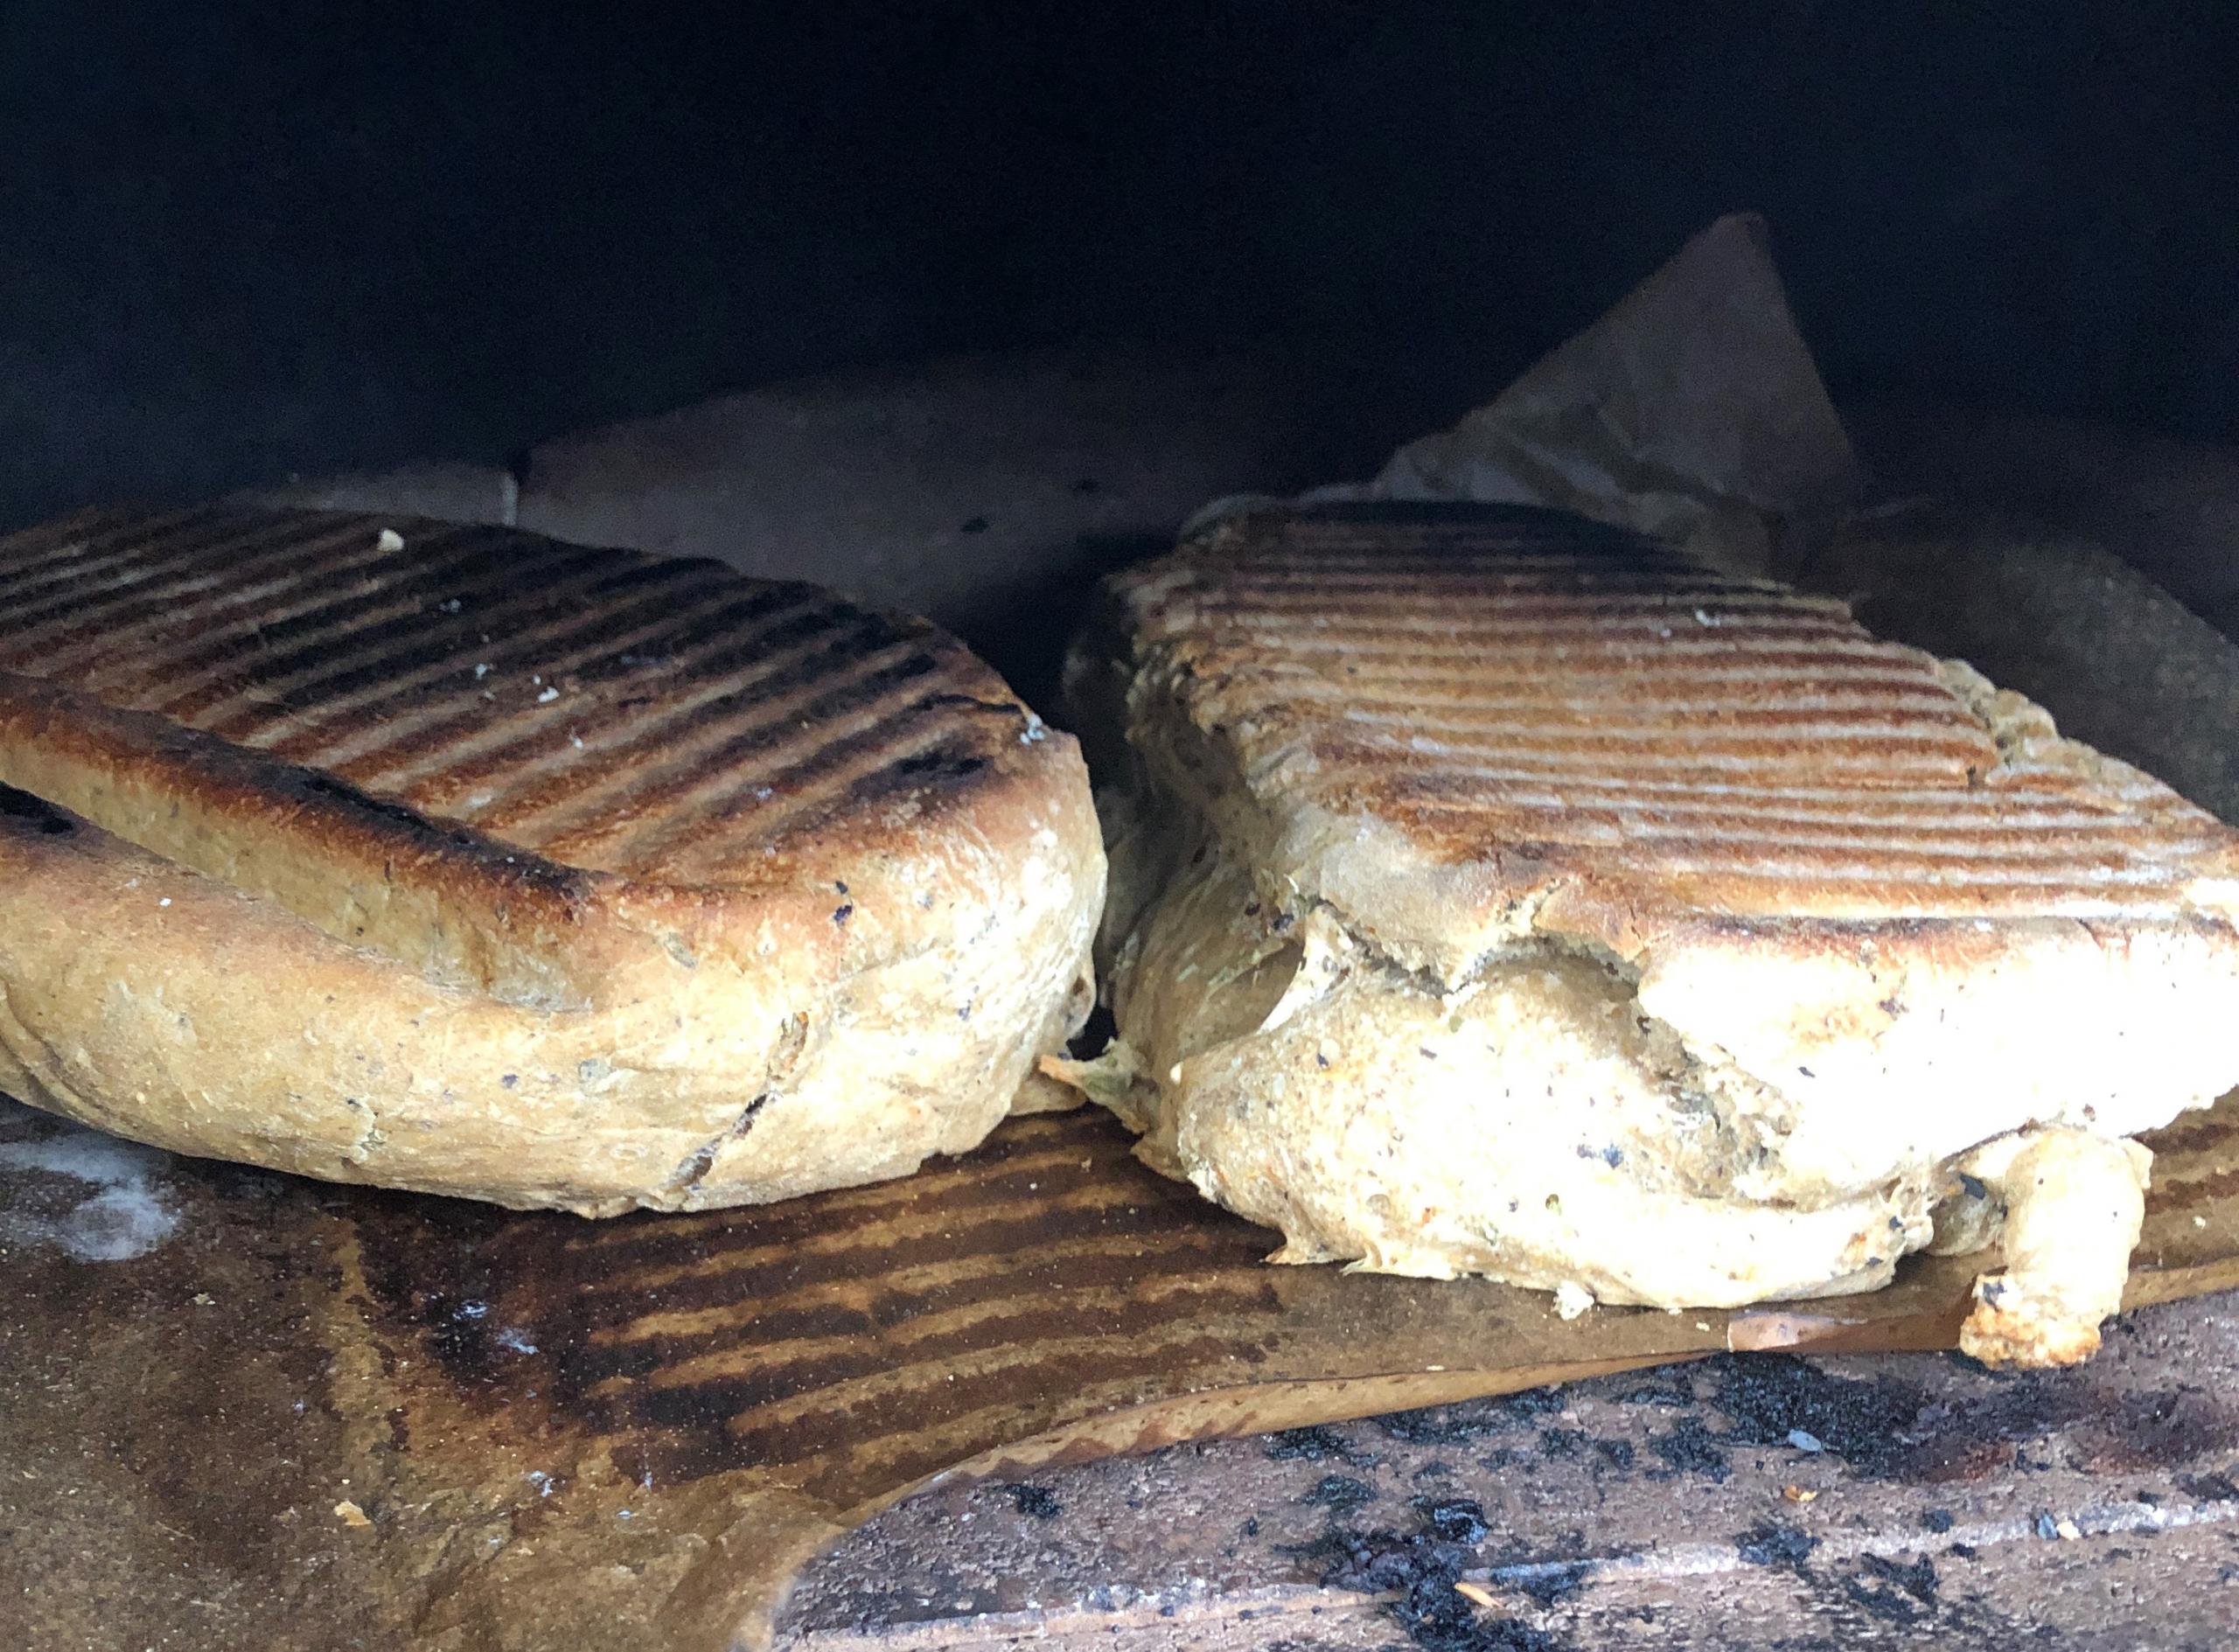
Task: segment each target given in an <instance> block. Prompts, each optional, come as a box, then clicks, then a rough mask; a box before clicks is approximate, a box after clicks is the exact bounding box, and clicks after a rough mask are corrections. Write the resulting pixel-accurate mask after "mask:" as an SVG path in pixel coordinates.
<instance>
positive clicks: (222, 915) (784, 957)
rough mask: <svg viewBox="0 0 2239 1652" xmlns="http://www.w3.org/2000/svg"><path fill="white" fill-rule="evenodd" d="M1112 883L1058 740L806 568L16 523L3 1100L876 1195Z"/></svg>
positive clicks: (687, 1190) (1, 989) (293, 1165)
mask: <svg viewBox="0 0 2239 1652" xmlns="http://www.w3.org/2000/svg"><path fill="white" fill-rule="evenodd" d="M1103 875H1104V862H1103V855H1102V851H1101V848H1100V847H1099V842H1098V834H1097V826H1096V820H1095V817H1094V812H1093V807H1092V803H1091V800H1090V798H1089V791H1088V782H1087V775H1086V772H1085V770H1084V768H1083V766H1082V763H1081V760H1080V756H1079V754H1078V750H1077V749H1076V748H1075V747H1074V744H1073V742H1071V740H1070V739H1069V738H1067V737H1066V736H1064V735H1060V734H1057V733H1056V732H1054V731H1052V730H1050V729H1049V728H1046V727H1044V726H1043V723H1042V721H1041V720H1040V719H1039V718H1038V717H1036V715H1035V714H1033V713H1032V712H1030V711H1029V709H1028V708H1026V707H1025V706H1024V705H1023V704H1022V703H1021V702H1020V701H1019V700H1018V699H1017V697H1016V696H1015V695H1014V694H1012V693H1011V692H1010V690H1009V689H1008V687H1006V686H1005V685H1004V684H1003V682H1002V681H1001V679H999V678H998V677H997V676H996V675H995V674H994V673H993V672H992V671H990V670H989V669H988V668H987V666H984V665H983V664H981V663H980V661H979V660H978V659H975V658H974V657H973V655H972V654H971V653H970V652H968V651H967V650H966V648H965V647H964V646H963V645H962V644H960V643H959V642H958V641H956V640H955V639H954V638H952V637H949V636H947V635H945V633H943V632H941V631H938V630H937V629H935V628H934V627H933V626H932V625H931V624H927V623H926V622H924V621H923V620H917V619H911V618H908V617H898V616H892V615H884V614H876V613H871V612H868V611H865V610H861V609H858V608H855V607H854V606H852V605H850V604H849V603H845V602H843V601H840V599H839V598H837V597H835V596H832V595H831V594H830V593H829V592H827V591H824V590H821V589H818V588H816V587H813V586H808V585H799V584H778V583H771V582H764V581H757V580H750V579H745V578H742V577H741V576H739V575H737V574H736V573H734V572H732V571H731V570H730V569H729V568H724V567H722V566H720V565H718V564H715V563H710V562H702V561H683V560H679V559H667V558H660V557H652V556H644V555H639V554H635V553H631V552H624V551H611V550H597V549H588V548H584V547H575V546H564V545H559V544H555V543H553V542H551V541H548V540H540V539H537V538H535V537H534V536H533V535H529V534H524V533H513V532H510V531H506V530H501V529H495V528H465V527H458V526H450V525H444V524H438V523H433V522H417V521H412V520H409V519H395V518H387V517H379V518H376V517H363V516H333V515H321V514H316V513H309V512H270V513H243V512H187V513H182V514H178V515H173V516H166V517H143V516H133V515H123V514H96V515H88V516H85V517H80V518H76V519H71V520H69V521H66V522H62V523H59V524H56V525H54V526H50V527H46V528H42V529H35V530H32V531H30V532H27V533H20V534H16V535H12V536H8V537H4V538H0V1091H6V1092H8V1093H10V1094H12V1095H15V1096H17V1097H19V1098H21V1099H23V1100H24V1101H28V1102H31V1103H34V1104H36V1105H39V1106H43V1107H46V1108H49V1109H52V1110H53V1111H55V1112H61V1113H65V1114H67V1115H69V1116H70V1117H72V1118H74V1119H80V1120H82V1121H84V1122H86V1123H87V1124H91V1125H94V1126H99V1127H101V1128H103V1129H107V1130H110V1131H114V1132H115V1133H119V1134H122V1135H126V1136H130V1137H133V1138H136V1140H143V1141H148V1142H152V1143H154V1144H156V1145H157V1146H159V1147H168V1148H171V1149H174V1150H176V1151H178V1152H183V1153H191V1154H206V1155H210V1156H213V1157H220V1158H227V1159H235V1160H241V1161H247V1162H249V1163H253V1164H259V1165H266V1166H270V1167H273V1168H279V1169H284V1170H291V1171H296V1172H300V1173H302V1174H304V1175H315V1176H324V1177H327V1178H330V1179H333V1180H338V1181H365V1182H373V1183H378V1184H380V1185H385V1186H391V1187H401V1188H415V1189H421V1190H425V1191H429V1192H436V1193H449V1194H458V1195H467V1196H471V1197H475V1198H481V1199H488V1200H492V1201H495V1202H499V1203H502V1204H508V1205H516V1206H556V1207H559V1208H561V1209H570V1210H575V1211H580V1212H582V1213H583V1214H586V1215H594V1216H603V1215H610V1214H614V1213H617V1212H619V1211H622V1210H625V1209H631V1208H633V1207H637V1206H647V1207H652V1208H656V1209H706V1208H710V1207H715V1206H721V1205H730V1204H739V1203H746V1202H760V1201H764V1200H770V1199H777V1198H783V1197H787V1196H790V1195H795V1194H801V1193H808V1192H812V1191H814V1190H817V1189H820V1188H834V1187H844V1186H849V1185H853V1184H855V1183H859V1182H864V1181H875V1180H879V1179H882V1178H884V1177H889V1176H896V1175H903V1174H906V1173H907V1172H909V1171H910V1170H912V1169H914V1168H916V1167H917V1165H918V1164H919V1163H920V1162H921V1161H923V1160H924V1159H925V1158H926V1157H927V1156H928V1155H929V1154H935V1153H959V1152H963V1151H965V1150H966V1149H968V1148H971V1147H974V1146H976V1145H977V1144H978V1143H979V1142H980V1140H982V1139H983V1138H984V1137H985V1136H986V1134H987V1132H988V1131H989V1130H990V1129H992V1128H993V1127H994V1126H995V1125H996V1124H997V1123H998V1122H999V1121H1000V1120H1001V1119H1002V1118H1003V1117H1004V1116H1005V1114H1006V1112H1007V1110H1008V1108H1009V1106H1010V1105H1011V1103H1012V1100H1013V1098H1014V1097H1015V1096H1016V1095H1017V1094H1018V1093H1019V1091H1020V1087H1021V1082H1022V1079H1027V1078H1029V1077H1031V1070H1032V1068H1033V1064H1034V1062H1035V1058H1036V1056H1038V1055H1040V1054H1043V1053H1044V1052H1047V1051H1050V1050H1054V1049H1059V1048H1061V1047H1062V1046H1063V1044H1064V1042H1065V1040H1066V1039H1067V1038H1068V1037H1069V1036H1070V1035H1071V1034H1072V1033H1073V1032H1074V1031H1075V1030H1076V1029H1077V1028H1078V1027H1079V1025H1080V1023H1081V1021H1082V1019H1083V1017H1084V1016H1085V1014H1086V1012H1087V1009H1088V1006H1089V1000H1090V999H1091V998H1092V986H1090V984H1089V975H1088V970H1089V957H1088V954H1089V947H1090V943H1091V939H1092V931H1093V930H1094V926H1095V923H1096V915H1097V913H1098V912H1099V910H1100V907H1101V903H1102V896H1103ZM1036 1093H1037V1095H1039V1093H1040V1086H1039V1084H1038V1083H1037V1085H1036Z"/></svg>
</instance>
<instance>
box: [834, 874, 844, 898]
mask: <svg viewBox="0 0 2239 1652" xmlns="http://www.w3.org/2000/svg"><path fill="white" fill-rule="evenodd" d="M832 888H833V889H834V892H835V893H837V894H840V895H845V894H846V893H847V880H846V879H845V878H834V880H833V881H832Z"/></svg>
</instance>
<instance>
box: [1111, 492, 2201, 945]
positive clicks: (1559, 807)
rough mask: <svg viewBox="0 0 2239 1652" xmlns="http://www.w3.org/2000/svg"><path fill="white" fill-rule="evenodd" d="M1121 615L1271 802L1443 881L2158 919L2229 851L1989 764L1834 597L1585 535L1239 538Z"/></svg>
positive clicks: (2050, 758)
mask: <svg viewBox="0 0 2239 1652" xmlns="http://www.w3.org/2000/svg"><path fill="white" fill-rule="evenodd" d="M1114 591H1115V594H1116V596H1117V599H1118V603H1119V605H1120V608H1119V615H1118V618H1119V629H1120V633H1121V634H1123V635H1132V638H1133V657H1134V664H1135V666H1136V667H1137V669H1138V670H1139V671H1140V673H1144V674H1145V676H1147V678H1148V679H1150V680H1154V681H1155V682H1157V683H1158V684H1160V685H1161V692H1162V693H1163V694H1166V695H1168V696H1170V697H1171V699H1172V700H1173V701H1175V708H1174V710H1175V714H1178V715H1181V716H1183V717H1186V718H1187V719H1188V720H1189V721H1190V722H1191V723H1193V724H1194V725H1195V726H1196V727H1198V728H1203V729H1205V730H1207V731H1209V733H1210V737H1211V738H1212V739H1213V740H1214V741H1215V742H1219V743H1221V744H1222V745H1224V747H1226V748H1229V749H1231V750H1232V752H1233V755H1234V760H1235V762H1236V763H1237V764H1238V767H1239V768H1240V769H1241V770H1243V771H1244V772H1245V773H1247V774H1252V775H1275V776H1280V777H1281V778H1279V779H1274V780H1270V781H1268V782H1266V784H1268V785H1269V786H1270V787H1271V788H1273V789H1274V790H1275V791H1280V793H1281V795H1282V796H1283V797H1284V798H1287V799H1288V800H1289V801H1290V802H1291V803H1293V804H1301V803H1310V804H1313V805H1318V806H1321V807H1323V808H1327V809H1329V810H1332V811H1334V812H1337V813H1339V814H1341V815H1344V816H1352V817H1368V818H1371V819H1378V820H1381V821H1383V822H1385V823H1386V824H1388V825H1390V826H1394V827H1396V828H1398V829H1399V831H1400V832H1401V833H1404V834H1405V836H1406V838H1408V839H1409V840H1412V842H1413V843H1414V844H1415V845H1416V846H1417V847H1419V849H1420V850H1421V851H1423V852H1424V853H1426V854H1428V855H1430V856H1432V857H1433V858H1434V859H1437V860H1440V861H1449V862H1460V861H1474V860H1477V859H1480V858H1482V857H1483V856H1485V855H1487V854H1492V853H1494V852H1495V851H1496V850H1499V851H1501V852H1502V853H1507V852H1508V848H1509V846H1513V845H1516V844H1517V843H1521V842H1526V841H1529V842H1532V843H1534V844H1536V845H1538V847H1537V848H1536V849H1535V850H1534V852H1533V854H1534V858H1536V859H1538V860H1543V861H1546V862H1547V863H1548V865H1549V866H1550V867H1552V868H1558V869H1560V868H1575V869H1576V870H1577V871H1579V872H1580V874H1581V875H1591V876H1594V877H1596V878H1599V879H1602V880H1605V881H1607V882H1608V885H1609V887H1611V888H1612V889H1624V890H1625V891H1626V892H1627V893H1626V895H1625V896H1624V898H1625V899H1626V900H1627V901H1628V902H1630V903H1636V905H1637V906H1638V907H1639V908H1640V909H1641V910H1650V909H1655V910H1665V911H1675V912H1676V911H1713V912H1716V911H1732V912H1740V913H1744V914H1747V913H1753V912H1761V913H1763V914H1765V915H1767V916H1768V917H1784V916H1813V917H1860V918H1866V917H1907V916H1911V917H1953V918H1970V919H1971V918H1977V917H1985V916H1999V917H2025V916H2031V915H2045V916H2052V915H2064V916H2078V917H2124V916H2138V917H2160V916H2166V915H2167V914H2169V913H2171V912H2173V911H2176V910H2180V908H2182V907H2183V906H2184V905H2185V903H2186V896H2185V891H2186V889H2187V888H2189V887H2190V886H2191V885H2192V884H2193V883H2194V882H2195V881H2196V880H2197V879H2198V878H2199V877H2200V876H2201V875H2202V873H2203V872H2204V871H2206V870H2209V869H2211V866H2212V861H2213V857H2215V856H2216V855H2218V854H2221V853H2222V847H2223V846H2222V838H2221V834H2220V833H2218V832H2217V831H2216V830H2215V823H2214V822H2213V821H2212V820H2210V819H2208V817H2207V816H2205V815H2202V814H2201V813H2199V812H2197V811H2194V810H2193V809H2192V808H2190V807H2189V805H2185V804H2184V803H2183V802H2182V801H2181V799H2178V798H2174V797H2173V795H2172V794H2170V793H2169V792H2168V791H2166V789H2164V788H2162V787H2160V786H2159V784H2156V783H2153V782H2152V781H2150V780H2147V779H2145V777H2139V776H2136V775H2125V774H2124V773H2123V772H2122V771H2120V770H2113V769H2110V770H2104V771H2100V770H2096V768H2095V767H2094V766H2093V765H2092V764H2091V763H2087V764H2086V765H2085V766H2083V767H2081V768H2079V767H2077V766H2075V764H2074V763H2070V762H2068V760H2066V759H2064V758H2061V757H2059V756H2056V755H2054V754H2050V753H2042V752H2039V753H2033V752H2032V751H2030V750H2028V749H2013V750H2002V749H2000V746H1999V744H1998V740H1997V739H1995V738H1994V737H1993V728H1992V727H1991V723H1990V722H1988V721H1985V719H1984V715H1983V714H1982V713H1981V711H1980V710H1979V709H1978V708H1977V707H1976V706H1974V705H1972V704H1970V701H1968V700H1967V699H1966V698H1965V697H1963V694H1961V693H1960V692H1958V691H1957V689H1956V688H1955V687H1953V686H1952V684H1951V683H1950V682H1949V681H1947V680H1946V678H1945V676H1944V674H1943V670H1942V668H1941V667H1940V666H1939V664H1938V662H1936V660H1934V659H1931V658H1930V657H1929V656H1928V655H1925V654H1922V653H1919V652H1915V651H1914V650H1911V649H1908V648H1904V647H1901V646H1898V645H1894V644H1888V643H1884V642H1880V641H1879V640H1877V639H1876V638H1873V636H1872V635H1871V634H1869V633H1868V632H1867V631H1865V630H1864V629H1863V628H1862V627H1860V626H1859V624H1856V622H1854V621H1853V620H1852V618H1851V617H1850V615H1849V612H1848V610H1846V609H1845V607H1844V606H1843V605H1842V604H1841V603H1836V602H1832V601H1831V600H1829V599H1827V598H1824V597H1819V596H1803V595H1801V594H1798V593H1796V592H1793V591H1789V590H1788V589H1784V588H1782V587H1780V586H1777V585H1774V584H1771V583H1769V582H1763V581H1753V580H1745V579H1736V578H1730V577H1726V576H1724V575H1718V574H1715V573H1713V572H1712V571H1710V570H1708V569H1706V568H1703V567H1701V566H1698V565H1696V564H1694V563H1692V562H1691V561H1688V560H1687V559H1686V558H1684V557H1683V556H1680V555H1679V554H1677V553H1675V552H1673V551H1671V550H1670V549H1668V548H1667V547H1661V546H1657V545H1655V544H1652V543H1650V542H1649V541H1647V540H1641V539H1639V538H1637V537H1636V536H1634V535H1631V534H1629V533H1623V532H1622V531H1620V530H1618V529H1615V528H1611V527H1605V526H1599V525H1597V524H1594V523H1589V522H1585V521H1582V520H1579V519H1571V518H1565V517H1561V516H1558V515H1555V514H1552V513H1549V512H1523V511H1517V512H1503V511H1500V510H1496V509H1487V508H1485V507H1475V506H1472V507H1460V508H1448V509H1446V510H1431V509H1425V510H1421V511H1417V512H1410V511H1408V510H1405V509H1402V508H1398V507H1393V506H1389V505H1378V506H1374V507H1366V508H1364V507H1357V506H1338V507H1330V508H1326V509H1325V508H1320V507H1317V508H1315V509H1312V510H1308V511H1298V512H1283V511H1266V512H1251V513H1246V514H1245V515H1244V516H1241V517H1238V518H1234V519H1230V520H1228V521H1226V522H1224V523H1222V524H1220V525H1218V526H1216V527H1214V528H1212V529H1210V531H1209V532H1208V533H1205V534H1204V535H1202V536H1200V537H1199V538H1198V539H1196V540H1193V541H1192V542H1190V543H1189V544H1187V545H1185V546H1184V547H1182V549H1181V550H1180V551H1178V552H1176V553H1175V554H1173V555H1172V556H1169V557H1168V558H1166V559H1164V560H1163V561H1159V562H1156V563H1153V564H1151V565H1149V566H1148V567H1147V568H1142V569H1139V570H1136V571H1134V572H1132V573H1129V574H1125V575H1120V576H1119V578H1118V579H1117V581H1116V582H1115V585H1114ZM2093 763H2096V759H2095V760H2093ZM1799 902H1801V903H1802V904H1801V905H1799V904H1798V903H1799Z"/></svg>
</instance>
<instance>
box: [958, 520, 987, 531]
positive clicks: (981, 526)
mask: <svg viewBox="0 0 2239 1652" xmlns="http://www.w3.org/2000/svg"><path fill="white" fill-rule="evenodd" d="M956 531H957V532H958V533H986V532H987V518H986V517H984V516H967V517H966V518H965V519H964V520H963V521H962V522H961V523H960V524H959V525H958V527H957V530H956Z"/></svg>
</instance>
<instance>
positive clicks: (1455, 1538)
mask: <svg viewBox="0 0 2239 1652" xmlns="http://www.w3.org/2000/svg"><path fill="white" fill-rule="evenodd" d="M1414 1508H1415V1512H1416V1513H1418V1514H1419V1515H1420V1516H1422V1517H1423V1521H1424V1523H1425V1524H1426V1525H1427V1526H1428V1527H1429V1528H1430V1530H1431V1535H1432V1536H1433V1537H1436V1538H1438V1539H1439V1540H1440V1542H1442V1543H1466V1544H1478V1543H1482V1542H1483V1541H1484V1540H1485V1534H1486V1533H1487V1532H1488V1531H1489V1530H1491V1528H1490V1527H1489V1526H1488V1525H1486V1523H1485V1511H1484V1509H1482V1507H1480V1506H1479V1505H1478V1503H1477V1502H1475V1499H1473V1498H1468V1497H1436V1498H1426V1497H1419V1498H1417V1499H1416V1500H1415V1504H1414Z"/></svg>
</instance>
